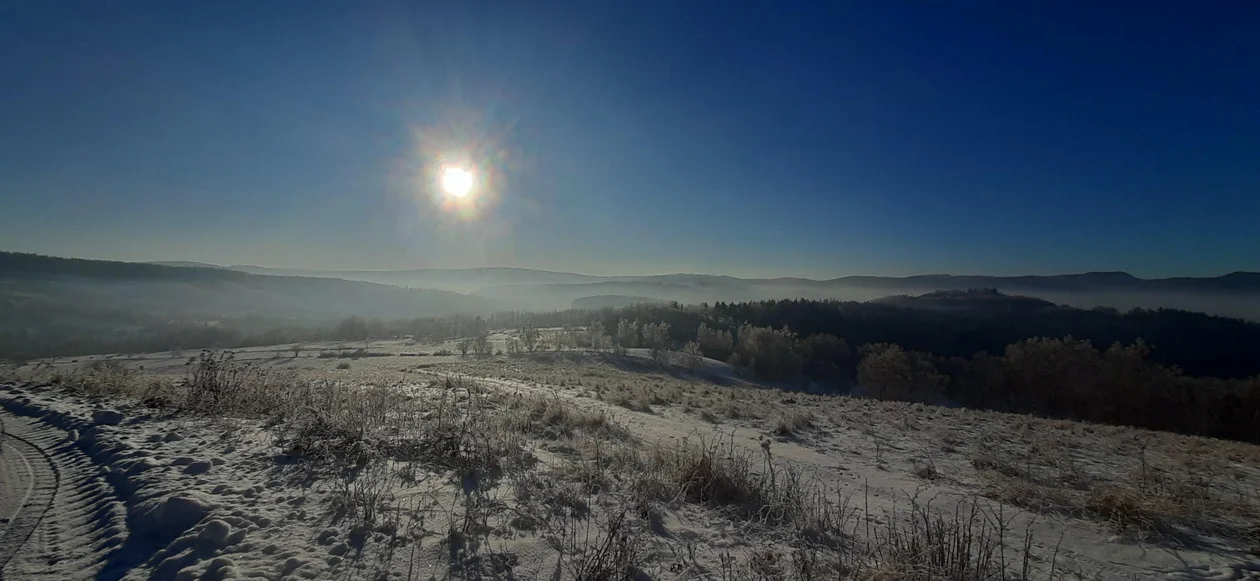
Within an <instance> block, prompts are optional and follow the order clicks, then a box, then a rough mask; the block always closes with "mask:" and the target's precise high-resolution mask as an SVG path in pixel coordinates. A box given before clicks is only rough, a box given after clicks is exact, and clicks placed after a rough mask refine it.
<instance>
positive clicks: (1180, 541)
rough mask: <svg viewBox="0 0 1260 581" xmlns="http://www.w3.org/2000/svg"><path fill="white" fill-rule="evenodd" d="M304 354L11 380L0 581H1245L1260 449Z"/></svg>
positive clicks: (771, 396)
mask: <svg viewBox="0 0 1260 581" xmlns="http://www.w3.org/2000/svg"><path fill="white" fill-rule="evenodd" d="M303 347H304V349H303V350H301V351H295V350H294V349H292V348H291V347H286V346H279V347H266V348H253V349H244V350H240V351H238V352H237V354H236V357H235V360H234V361H232V362H230V363H228V364H226V366H225V367H223V368H221V369H228V370H236V369H237V368H238V367H240V366H243V365H248V366H250V370H249V371H248V372H241V373H239V374H238V375H235V376H229V375H228V374H223V375H216V376H214V377H215V380H214V381H203V382H202V383H201V384H200V385H202V386H203V387H205V388H206V389H204V390H202V391H201V392H198V393H199V394H200V395H197V396H196V397H195V398H194V397H193V396H190V395H189V393H190V391H189V390H188V389H187V388H185V387H180V386H178V385H177V383H178V382H180V381H182V380H183V379H184V378H185V377H186V376H187V375H188V374H189V373H190V372H193V371H195V370H196V368H197V365H191V366H190V365H188V361H189V357H190V356H194V355H196V353H182V354H174V353H160V354H149V355H144V356H135V357H121V356H113V357H101V356H98V357H84V358H78V359H61V360H55V361H50V362H39V363H38V364H36V363H32V364H28V365H27V366H25V367H23V368H21V369H18V370H17V371H16V372H14V373H13V374H12V375H13V379H12V380H11V381H8V382H7V383H5V384H4V386H3V387H2V388H0V422H2V423H3V432H4V440H3V448H2V450H3V451H2V452H0V519H3V520H0V578H3V579H89V578H91V579H122V578H126V579H227V578H260V579H302V578H307V579H326V578H336V579H430V578H435V579H446V578H516V579H541V578H547V579H620V578H650V579H822V578H829V579H835V578H841V579H844V578H864V579H865V578H878V579H934V578H938V577H933V576H931V575H932V574H940V575H945V574H946V572H948V574H949V575H956V577H949V578H959V579H1001V578H1006V579H1011V578H1018V576H1019V575H1020V574H1021V573H1022V572H1027V573H1028V575H1029V576H1031V577H1034V578H1051V577H1053V578H1063V579H1076V578H1085V579H1094V578H1097V579H1135V578H1136V579H1260V557H1258V556H1257V551H1258V550H1260V447H1256V446H1250V445H1245V444H1239V443H1231V442H1223V441H1218V440H1209V439H1204V438H1193V437H1183V436H1177V435H1173V434H1166V433H1158V432H1149V431H1142V430H1134V429H1128V428H1120V427H1112V426H1100V425H1089V424H1081V423H1075V422H1066V421H1052V420H1042V419H1036V418H1030V417H1024V416H1015V415H1008V414H997V413H989V412H977V411H971V410H961V409H947V408H941V407H929V406H923V405H918V404H907V403H899V402H880V401H875V400H869V399H859V398H850V397H842V396H828V395H812V394H807V393H800V392H790V391H785V390H781V389H769V388H767V387H766V386H763V385H759V384H757V383H755V382H751V381H748V380H746V379H743V378H741V377H739V375H738V374H737V373H735V371H734V370H732V369H730V368H729V367H728V366H725V365H724V364H720V363H717V362H713V361H706V362H705V366H704V368H703V369H699V370H691V369H685V368H683V367H681V366H678V365H670V364H669V363H668V362H666V363H657V362H653V361H652V360H651V359H650V357H649V354H647V353H646V352H631V353H630V354H628V355H626V356H621V357H617V356H613V355H610V354H606V353H591V352H585V351H564V352H549V353H535V354H529V355H520V356H511V357H508V356H495V357H487V358H481V359H479V358H474V357H472V356H471V355H470V356H468V357H466V358H465V357H460V356H459V355H457V354H455V355H434V353H436V352H440V351H443V350H449V351H451V352H453V353H458V351H457V350H456V348H455V346H454V345H453V344H451V345H413V344H410V343H408V342H403V341H391V342H374V343H371V344H367V345H364V344H362V343H358V344H348V345H337V344H328V345H306V346H303ZM357 349H364V352H363V353H360V354H358V355H359V356H358V357H354V358H351V357H349V355H352V354H353V352H354V350H357ZM321 354H322V355H323V356H322V357H321ZM342 355H345V356H344V357H343V356H342ZM373 355H375V356H373ZM667 359H668V358H667ZM105 361H112V362H114V363H108V364H107V363H104V362H105ZM670 361H673V362H675V363H681V362H682V359H681V358H679V357H676V356H675V357H674V358H673V359H670ZM92 365H95V368H94V369H93V370H91V371H85V370H84V369H85V366H92ZM141 368H143V369H142V370H141ZM128 369H129V370H133V371H126V370H128ZM233 378H240V380H241V381H240V383H241V384H242V387H240V389H236V388H231V389H225V390H221V392H220V391H215V389H217V388H215V386H216V385H236V384H232V383H231V381H234V379H233ZM215 381H218V382H219V383H215ZM963 541H967V542H968V543H969V544H965V545H964V544H962V542H963ZM1003 575H1005V576H1003Z"/></svg>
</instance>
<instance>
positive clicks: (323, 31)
mask: <svg viewBox="0 0 1260 581" xmlns="http://www.w3.org/2000/svg"><path fill="white" fill-rule="evenodd" d="M1258 29H1260V3H1256V2H1250V1H1233V2H1229V1H1226V2H1210V3H1191V2H1143V3H1140V4H1127V5H1122V3H1110V2H1049V1H1046V2H1004V1H1003V2H997V1H994V2H891V1H890V2H786V3H783V2H778V3H771V2H760V3H740V2H708V1H696V2H676V1H657V0H648V1H645V2H634V3H631V2H569V3H564V2H500V3H486V2H320V1H312V2H290V1H270V2H229V1H222V2H158V1H142V0H133V1H129V2H112V3H103V2H94V1H91V2H89V1H70V0H66V1H58V2H35V1H18V2H8V3H5V4H3V6H0V80H2V81H0V83H2V84H3V87H4V88H3V90H0V249H4V250H17V251H27V252H41V253H47V254H57V255H67V256H81V257H91V258H110V259H121V260H195V261H205V262H214V263H219V264H258V265H265V266H291V267H309V268H412V267H476V266H520V267H532V268H546V269H554V270H566V271H577V272H588V273H595V274H645V273H663V272H708V273H722V274H731V275H736V276H811V277H832V276H840V275H847V274H879V275H905V274H920V273H938V272H952V273H979V274H1029V273H1041V274H1051V273H1061V272H1081V271H1090V270H1127V271H1129V272H1132V273H1134V274H1137V275H1139V276H1172V275H1216V274H1223V273H1226V272H1230V271H1236V270H1252V271H1256V270H1260V38H1258V37H1257V35H1256V34H1255V31H1256V30H1258ZM434 156H448V157H460V156H463V157H465V158H467V159H469V160H472V161H475V162H476V166H477V171H478V172H479V175H482V176H484V178H483V180H484V183H483V184H482V186H483V187H482V188H481V191H480V192H479V193H478V194H479V195H480V196H481V198H480V199H479V201H478V204H479V209H478V211H477V212H476V213H475V215H471V216H470V215H464V214H458V213H454V212H451V211H449V209H445V208H444V207H443V206H442V205H441V204H439V203H436V202H435V197H434V194H433V191H432V190H433V187H432V180H429V179H426V178H425V177H424V174H423V172H424V171H425V170H426V168H430V167H431V166H432V164H433V161H432V160H433V159H434ZM461 216H462V217H461Z"/></svg>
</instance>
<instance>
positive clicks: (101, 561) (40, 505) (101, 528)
mask: <svg viewBox="0 0 1260 581" xmlns="http://www.w3.org/2000/svg"><path fill="white" fill-rule="evenodd" d="M0 430H2V431H3V441H2V442H0V446H3V452H2V453H0V491H3V492H0V511H2V512H0V515H3V516H2V517H0V518H5V519H7V521H6V522H4V523H3V528H2V529H0V580H3V579H91V578H94V577H96V576H97V574H98V573H99V572H100V571H101V569H102V568H103V567H104V566H105V565H106V563H107V562H108V557H109V553H110V550H111V549H112V548H113V547H114V546H115V545H117V544H118V541H119V539H120V538H121V536H122V534H123V533H124V531H125V525H123V520H124V519H123V518H122V514H123V512H122V507H121V504H120V503H118V501H117V499H115V498H114V496H113V494H112V489H111V488H110V487H109V486H108V485H107V484H105V482H104V479H103V477H102V475H101V474H99V472H98V470H97V468H96V467H95V465H93V464H91V462H89V461H88V459H87V457H86V456H84V455H83V453H82V452H80V451H79V450H78V449H77V448H75V447H74V445H73V442H72V440H71V438H70V436H71V435H70V434H68V433H66V432H63V431H61V430H58V429H56V428H53V427H51V426H49V425H47V424H44V423H42V422H39V421H36V420H33V419H29V418H23V417H19V416H16V415H13V414H11V413H9V412H7V411H3V410H0Z"/></svg>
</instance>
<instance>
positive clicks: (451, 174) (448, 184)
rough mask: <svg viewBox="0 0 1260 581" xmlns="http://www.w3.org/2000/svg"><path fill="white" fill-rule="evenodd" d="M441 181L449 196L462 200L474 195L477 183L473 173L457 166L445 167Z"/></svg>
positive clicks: (440, 176)
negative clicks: (473, 191) (474, 187)
mask: <svg viewBox="0 0 1260 581" xmlns="http://www.w3.org/2000/svg"><path fill="white" fill-rule="evenodd" d="M439 179H440V180H441V184H442V191H443V192H446V195H448V196H454V197H456V198H462V197H464V196H467V195H468V194H470V193H472V190H473V185H474V182H475V181H476V180H475V179H474V177H473V174H472V172H471V171H469V170H467V169H464V168H462V167H459V166H455V165H448V166H443V167H442V170H441V173H440V174H439Z"/></svg>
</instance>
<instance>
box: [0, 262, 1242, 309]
mask: <svg viewBox="0 0 1260 581" xmlns="http://www.w3.org/2000/svg"><path fill="white" fill-rule="evenodd" d="M980 288H985V289H995V290H999V291H1001V292H1003V293H1006V294H1010V295H1024V296H1030V297H1036V298H1039V299H1043V300H1047V301H1051V302H1054V303H1058V304H1064V305H1070V306H1075V307H1083V308H1091V307H1095V306H1107V307H1114V308H1118V309H1121V310H1127V309H1130V308H1133V307H1143V308H1159V307H1167V308H1177V309H1185V310H1193V311H1203V312H1207V313H1211V314H1218V315H1224V316H1232V317H1240V318H1248V319H1253V320H1260V273H1253V272H1235V273H1231V274H1227V275H1223V276H1217V277H1202V278H1193V277H1179V278H1163V279H1141V278H1137V277H1134V276H1132V275H1129V274H1127V273H1124V272H1091V273H1083V274H1067V275H1050V276H1014V277H1001V276H971V275H968V276H959V275H948V274H930V275H920V276H909V277H880V276H847V277H841V278H834V279H829V280H811V279H805V278H769V279H751V278H749V279H744V278H735V277H730V276H718V275H702V274H664V275H652V276H593V275H585V274H576V273H569V272H552V271H546V270H532V269H523V268H470V269H432V268H426V269H410V270H300V269H278V268H265V267H257V266H240V265H237V266H219V265H213V264H202V263H196V262H165V263H129V262H112V261H99V260H81V259H70V258H54V257H47V256H38V255H32V254H16V253H8V252H0V301H3V300H6V299H7V300H8V301H9V302H8V304H9V305H13V304H16V303H15V301H16V300H17V298H19V297H20V298H22V299H23V300H30V299H31V298H32V297H36V298H39V299H41V300H49V301H52V302H53V303H54V304H66V305H72V304H87V303H93V302H96V303H100V302H109V303H111V304H114V305H119V306H123V307H126V308H128V309H138V310H158V311H162V312H180V313H185V312H189V310H190V309H191V310H195V311H197V312H198V313H203V314H207V315H216V316H217V315H225V316H226V315H232V316H242V315H254V316H267V317H286V318H299V319H300V318H308V319H309V318H314V317H325V318H326V317H335V316H344V315H349V314H358V315H361V316H368V317H380V318H399V317H421V316H439V315H447V314H453V313H469V314H479V313H487V312H491V311H495V310H507V309H519V310H557V309H567V308H572V307H574V306H581V307H584V308H591V307H594V308H599V307H603V306H619V305H621V304H626V303H630V302H655V301H678V302H682V303H700V302H716V301H726V302H738V301H752V300H763V299H795V298H805V299H836V300H858V301H866V300H872V299H876V298H880V297H887V296H890V295H914V294H922V293H930V292H933V291H957V290H966V289H980ZM3 306H4V303H2V302H0V307H3ZM0 314H3V313H0Z"/></svg>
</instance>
